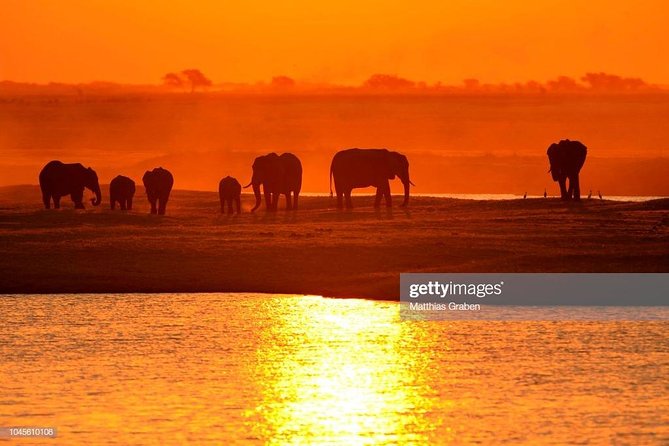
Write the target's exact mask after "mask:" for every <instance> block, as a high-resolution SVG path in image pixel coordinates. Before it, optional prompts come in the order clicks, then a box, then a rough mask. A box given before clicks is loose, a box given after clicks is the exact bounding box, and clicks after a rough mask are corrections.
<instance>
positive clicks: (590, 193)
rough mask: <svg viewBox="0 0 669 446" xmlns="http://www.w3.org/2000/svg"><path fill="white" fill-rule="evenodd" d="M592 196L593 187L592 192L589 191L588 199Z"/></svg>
mask: <svg viewBox="0 0 669 446" xmlns="http://www.w3.org/2000/svg"><path fill="white" fill-rule="evenodd" d="M591 198H592V189H590V192H588V200H589V199H591Z"/></svg>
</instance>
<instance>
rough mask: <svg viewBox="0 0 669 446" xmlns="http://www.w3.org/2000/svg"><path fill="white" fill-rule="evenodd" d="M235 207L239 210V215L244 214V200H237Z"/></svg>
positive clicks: (238, 198)
mask: <svg viewBox="0 0 669 446" xmlns="http://www.w3.org/2000/svg"><path fill="white" fill-rule="evenodd" d="M235 207H236V208H237V213H238V214H241V213H242V199H241V198H240V197H237V198H235Z"/></svg>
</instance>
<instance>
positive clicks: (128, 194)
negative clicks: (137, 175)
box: [109, 175, 135, 211]
mask: <svg viewBox="0 0 669 446" xmlns="http://www.w3.org/2000/svg"><path fill="white" fill-rule="evenodd" d="M134 196H135V182H134V181H132V180H131V179H130V178H128V177H125V176H123V175H118V176H117V177H116V178H114V179H113V180H111V183H109V202H110V204H111V209H112V211H113V210H114V209H116V203H118V204H119V205H120V206H121V210H122V211H125V210H126V209H127V210H129V211H131V210H132V199H133V197H134Z"/></svg>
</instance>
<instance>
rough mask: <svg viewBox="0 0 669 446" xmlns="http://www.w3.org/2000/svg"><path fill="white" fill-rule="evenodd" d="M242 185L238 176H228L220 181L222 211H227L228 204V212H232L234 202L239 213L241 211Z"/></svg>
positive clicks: (219, 193) (219, 191) (219, 194)
mask: <svg viewBox="0 0 669 446" xmlns="http://www.w3.org/2000/svg"><path fill="white" fill-rule="evenodd" d="M241 195H242V185H241V184H239V181H237V179H236V178H233V177H231V176H227V177H225V178H223V179H222V180H221V182H220V183H218V197H219V198H220V200H221V213H224V212H225V208H226V205H227V208H228V214H232V203H233V202H234V203H235V208H236V210H237V214H240V213H241V212H242V211H241Z"/></svg>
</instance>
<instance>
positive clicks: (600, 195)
mask: <svg viewBox="0 0 669 446" xmlns="http://www.w3.org/2000/svg"><path fill="white" fill-rule="evenodd" d="M597 193H598V194H599V199H600V200H603V198H602V192H601V191H597Z"/></svg>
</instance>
